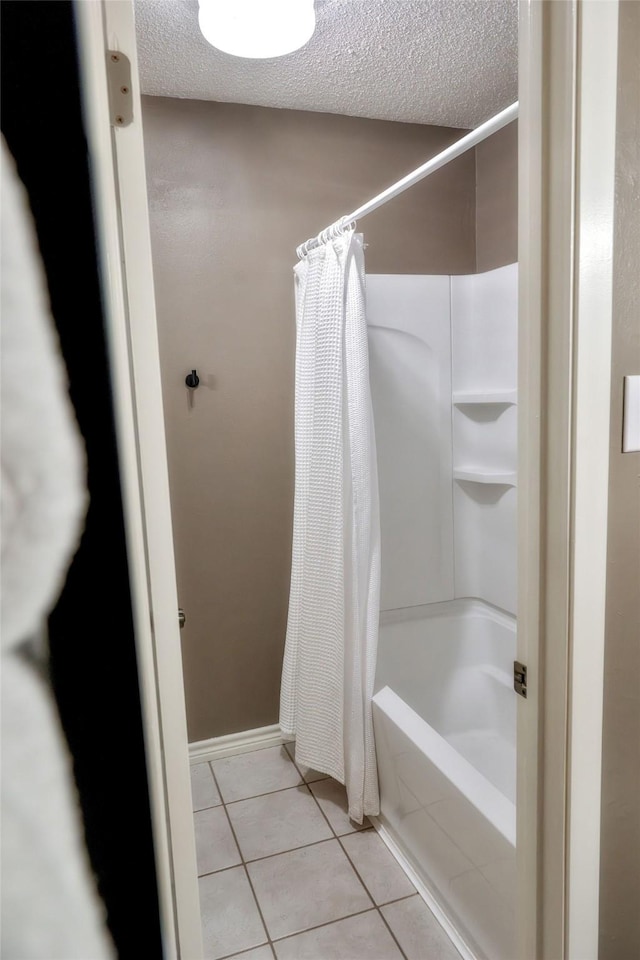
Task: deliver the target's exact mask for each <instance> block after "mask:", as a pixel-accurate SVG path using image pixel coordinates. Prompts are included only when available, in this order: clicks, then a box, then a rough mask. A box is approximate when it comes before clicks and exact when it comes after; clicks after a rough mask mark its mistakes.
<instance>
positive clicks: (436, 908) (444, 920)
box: [369, 817, 478, 960]
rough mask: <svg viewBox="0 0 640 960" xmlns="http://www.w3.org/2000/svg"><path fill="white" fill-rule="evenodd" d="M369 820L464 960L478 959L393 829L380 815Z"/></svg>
mask: <svg viewBox="0 0 640 960" xmlns="http://www.w3.org/2000/svg"><path fill="white" fill-rule="evenodd" d="M369 820H370V821H371V823H372V824H373V826H374V827H375V828H376V830H377V832H378V836H379V837H380V839H381V840H382V842H383V843H384V844H385V846H386V847H387V849H388V850H389V851H390V852H391V853H392V854H393V856H394V858H395V859H396V860H397V862H398V864H399V865H400V866H401V867H402V869H403V870H404V872H405V873H406V875H407V876H408V877H409V880H411V883H412V884H413V885H414V887H415V888H416V890H417V891H418V893H419V895H420V896H421V897H422V899H423V900H424V902H425V903H426V905H427V906H428V907H429V909H430V910H431V913H432V914H433V915H434V917H435V918H436V920H437V921H438V923H439V924H440V926H441V927H442V929H443V930H444V932H445V933H446V935H447V936H448V937H449V939H450V940H451V942H452V944H453V945H454V947H455V948H456V950H457V951H458V953H459V954H460V956H461V957H462V958H463V960H478V958H477V956H476V954H475V953H474V952H473V950H471V948H470V947H469V944H468V943H466V941H465V940H464V939H463V938H462V936H461V935H460V933H459V931H458V930H457V929H456V927H455V926H454V924H453V923H452V922H451V920H450V919H449V917H448V916H447V915H446V913H445V912H444V910H443V909H442V907H441V906H440V904H439V903H438V902H437V900H436V899H435V898H434V896H433V894H432V893H431V891H430V890H429V888H428V887H427V885H426V884H425V882H424V880H423V879H422V877H421V876H420V874H419V873H418V872H417V870H416V869H415V868H414V866H413V865H412V863H411V861H410V860H409V859H408V858H407V857H406V856H405V854H404V852H403V850H402V847H400V845H399V844H398V843H397V841H396V840H395V838H394V836H393V833H392V831H390V830H389V828H388V827H386V826H385V824H384V823H383V822H382V821H381V820H380V818H379V817H369Z"/></svg>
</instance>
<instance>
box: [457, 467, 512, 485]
mask: <svg viewBox="0 0 640 960" xmlns="http://www.w3.org/2000/svg"><path fill="white" fill-rule="evenodd" d="M453 478H454V480H466V481H467V482H468V483H490V484H494V486H497V487H515V485H516V480H517V475H516V474H515V473H495V472H492V471H490V470H477V469H474V468H473V467H468V468H466V469H464V470H462V469H454V471H453Z"/></svg>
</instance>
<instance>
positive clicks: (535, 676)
mask: <svg viewBox="0 0 640 960" xmlns="http://www.w3.org/2000/svg"><path fill="white" fill-rule="evenodd" d="M363 4H364V0H363ZM520 8H521V31H520V36H521V41H520V43H521V48H520V94H519V99H520V198H519V219H520V256H519V260H520V277H521V291H520V348H519V349H520V358H521V365H520V376H519V382H520V395H521V402H520V418H521V419H520V425H519V436H520V438H521V440H520V463H519V480H520V487H519V498H520V517H519V576H520V591H519V622H520V627H519V658H520V659H521V660H522V661H523V662H524V663H525V664H526V665H527V667H528V671H529V676H528V695H527V699H526V700H522V701H521V702H520V703H519V718H518V901H519V916H518V957H519V958H521V960H525V958H526V960H558V958H561V957H562V958H564V957H567V958H574V960H588V958H589V960H590V958H594V960H595V958H596V957H597V932H598V931H597V917H598V902H597V899H598V877H599V863H598V859H599V830H598V825H599V803H600V762H599V757H600V753H599V749H598V743H599V739H600V731H601V711H602V650H603V643H604V588H605V577H604V562H605V557H606V480H607V462H608V430H609V399H608V398H609V375H610V373H609V350H610V336H609V335H610V324H611V302H610V301H611V298H610V287H611V248H612V237H613V235H612V216H613V172H614V163H613V161H614V154H615V149H614V148H615V109H614V107H615V82H616V60H617V0H611V2H607V3H602V2H593V0H567V2H566V3H557V2H554V0H521V3H520ZM76 12H77V18H78V24H79V37H80V47H81V54H82V70H83V77H84V84H85V95H86V105H87V121H88V132H89V140H90V148H91V154H92V161H93V169H94V176H95V190H96V201H97V207H98V213H99V230H100V236H101V238H102V260H103V268H104V278H105V286H106V292H107V295H108V304H107V307H108V315H109V336H110V344H111V362H112V368H113V374H114V378H115V382H116V393H117V397H116V400H117V411H116V412H117V417H118V431H119V444H120V456H121V462H122V464H123V487H124V493H125V508H126V515H127V523H128V537H129V550H130V557H131V567H132V570H133V579H134V583H133V594H134V598H135V603H136V627H137V637H138V656H139V669H140V676H141V686H142V696H143V711H144V721H145V727H146V731H147V753H148V758H149V760H148V763H149V779H150V784H151V790H152V801H153V816H154V829H155V838H156V856H157V862H158V874H159V886H160V899H161V908H162V916H163V925H164V937H165V944H166V955H167V957H176V958H177V957H182V958H183V960H198V958H199V957H201V956H202V941H201V932H200V917H199V907H198V892H197V880H196V874H197V871H196V861H195V845H194V837H193V823H192V815H191V802H190V791H189V774H188V757H187V736H186V721H185V704H184V689H183V683H182V665H181V657H180V639H179V630H178V622H177V596H176V586H175V569H174V561H173V546H172V536H171V515H170V505H169V490H168V479H167V462H166V449H165V439H164V424H163V418H162V395H161V388H160V366H159V356H158V344H157V329H156V322H155V305H154V292H153V276H152V264H151V253H150V243H149V223H148V211H147V201H146V182H145V173H144V152H143V140H142V125H141V112H140V97H139V86H138V73H137V58H136V43H135V29H134V22H133V3H132V0H100V2H83V0H76ZM108 51H114V52H115V53H116V54H124V56H125V57H126V58H127V59H128V61H129V62H130V64H131V107H132V110H133V120H132V122H131V123H130V124H127V125H121V124H120V123H119V122H118V121H117V120H115V119H114V118H111V117H110V112H109V100H108V90H107V57H108V56H110V54H109V53H108ZM112 120H113V122H112ZM608 337H609V339H608ZM593 383H598V384H599V390H598V393H597V396H596V395H595V394H594V393H593V391H592V389H591V386H592V384H593ZM605 398H606V399H605ZM152 625H153V626H152ZM212 694H213V695H215V690H212ZM594 744H595V749H594Z"/></svg>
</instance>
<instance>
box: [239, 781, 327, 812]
mask: <svg viewBox="0 0 640 960" xmlns="http://www.w3.org/2000/svg"><path fill="white" fill-rule="evenodd" d="M306 786H308V784H306V783H305V782H304V781H302V783H294V784H293V785H292V786H290V787H278V789H277V790H267V792H266V793H255V794H254V795H253V796H252V797H240V798H239V799H238V800H223V801H222V802H223V803H224V805H225V806H226V807H232V806H233V805H234V804H235V803H246V801H247V800H259V799H260V798H261V797H272V796H273V795H274V793H286V792H287V790H299V789H300V787H306Z"/></svg>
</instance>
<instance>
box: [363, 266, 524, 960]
mask: <svg viewBox="0 0 640 960" xmlns="http://www.w3.org/2000/svg"><path fill="white" fill-rule="evenodd" d="M367 301H368V322H369V348H370V357H371V387H372V396H373V406H374V417H375V424H376V441H377V447H378V470H379V477H380V510H381V529H382V609H383V613H382V616H381V626H380V642H379V653H378V671H377V682H376V694H375V697H374V722H375V727H376V749H377V754H378V765H379V774H380V790H381V818H380V819H381V822H382V824H383V825H384V827H385V828H386V829H387V831H388V833H389V834H390V836H391V838H392V840H393V842H394V843H395V844H396V846H397V847H398V848H399V849H400V850H401V851H402V852H403V853H404V855H405V856H406V857H407V859H408V860H409V861H410V862H411V863H412V864H413V866H414V868H415V869H416V871H417V873H418V875H419V877H420V878H421V879H422V881H423V883H424V885H425V887H426V888H427V889H428V890H429V891H430V894H431V896H432V897H433V899H434V900H435V901H436V902H437V903H438V905H439V906H440V908H441V910H442V912H443V913H444V914H445V915H446V916H447V917H448V918H449V919H450V921H451V922H452V924H453V926H454V927H455V929H456V930H457V931H458V932H459V934H460V935H461V937H462V940H463V941H464V942H465V943H466V944H467V945H468V946H469V948H470V951H471V953H472V954H475V955H476V956H478V957H486V958H488V960H511V958H512V957H513V943H514V929H515V918H514V911H515V905H514V901H513V891H514V876H515V874H514V871H515V796H514V791H515V715H516V702H515V694H514V692H513V689H512V684H511V672H512V663H513V658H514V656H515V617H514V616H513V614H515V595H516V577H515V568H516V562H515V556H516V553H515V551H516V526H515V502H516V490H515V483H516V476H515V463H516V459H515V457H516V432H515V423H516V420H515V402H516V379H515V377H516V341H517V312H516V311H517V266H516V265H515V264H514V265H511V266H509V267H503V268H501V269H499V270H494V271H491V272H489V273H486V274H479V275H477V276H471V277H452V278H449V277H416V276H411V277H402V276H368V277H367ZM452 354H453V355H452Z"/></svg>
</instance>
